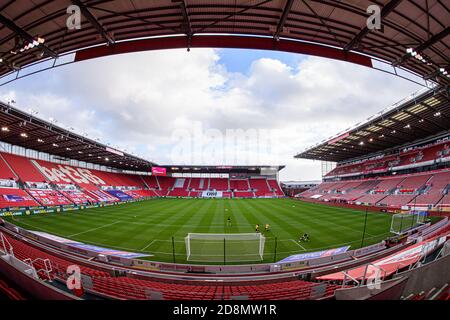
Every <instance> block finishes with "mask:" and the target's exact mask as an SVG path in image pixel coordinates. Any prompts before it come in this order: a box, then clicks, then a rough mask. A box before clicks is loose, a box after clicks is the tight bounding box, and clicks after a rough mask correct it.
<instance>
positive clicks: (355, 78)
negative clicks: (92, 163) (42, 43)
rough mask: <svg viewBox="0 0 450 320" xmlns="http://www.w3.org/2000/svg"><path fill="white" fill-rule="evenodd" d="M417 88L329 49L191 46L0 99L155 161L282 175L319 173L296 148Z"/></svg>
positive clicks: (36, 80) (84, 71) (76, 72)
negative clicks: (326, 52)
mask: <svg viewBox="0 0 450 320" xmlns="http://www.w3.org/2000/svg"><path fill="white" fill-rule="evenodd" d="M418 89H420V87H419V86H417V85H414V84H413V83H411V82H408V81H406V80H402V79H400V78H397V77H394V76H391V75H388V74H385V73H382V72H379V71H374V70H371V69H368V68H365V67H360V66H357V65H353V64H349V63H345V62H338V61H334V60H329V59H324V58H318V57H310V56H303V55H294V54H287V53H277V52H269V51H249V50H230V49H227V50H219V49H192V50H191V51H190V52H187V51H186V50H166V51H157V52H145V53H133V54H127V55H119V56H114V57H107V58H101V59H95V60H90V61H86V62H80V63H77V64H73V65H69V66H65V67H60V68H57V69H55V70H52V71H47V72H43V73H40V74H37V75H34V76H31V77H28V78H25V79H22V80H19V81H16V82H13V83H11V84H8V85H6V86H2V87H0V99H2V100H8V99H14V100H15V101H16V103H17V104H16V106H17V107H18V108H21V109H23V110H26V111H29V109H32V110H35V111H38V112H39V114H38V116H39V117H42V118H45V119H47V120H48V119H49V118H54V119H56V120H57V121H58V123H57V124H58V125H61V126H63V127H66V128H67V127H73V128H74V130H75V131H76V132H78V133H83V134H87V135H88V136H89V137H91V138H100V139H101V141H102V142H103V143H110V144H111V145H112V146H115V147H117V148H120V149H122V150H125V149H126V151H128V152H134V153H135V154H137V155H140V156H142V157H145V158H147V159H149V160H153V161H155V162H157V163H159V164H208V165H215V164H229V165H239V164H240V165H253V164H254V165H263V164H274V165H275V164H284V165H286V168H285V169H284V170H283V171H282V172H281V176H280V177H281V180H284V181H286V180H312V179H320V177H321V170H320V162H318V161H309V160H296V159H293V156H294V155H295V154H296V153H298V152H299V151H302V150H304V149H305V148H306V147H308V146H311V145H313V144H315V143H317V142H319V141H321V140H322V139H324V138H328V137H330V136H332V135H334V134H336V133H338V132H339V131H342V130H344V129H346V128H348V127H349V126H351V125H353V124H356V123H357V122H359V121H361V120H364V119H366V118H367V117H369V116H371V115H373V114H374V113H376V112H379V111H380V110H382V109H383V108H385V107H387V106H389V105H391V104H392V103H395V102H397V101H398V100H400V99H402V98H403V97H405V96H407V95H408V94H410V93H412V92H414V91H416V90H418Z"/></svg>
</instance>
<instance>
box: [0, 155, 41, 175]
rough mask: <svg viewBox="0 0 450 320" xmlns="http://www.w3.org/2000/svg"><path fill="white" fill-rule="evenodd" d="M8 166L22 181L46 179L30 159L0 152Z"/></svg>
mask: <svg viewBox="0 0 450 320" xmlns="http://www.w3.org/2000/svg"><path fill="white" fill-rule="evenodd" d="M1 155H2V157H3V159H5V160H6V161H7V163H8V165H9V167H10V168H11V169H12V170H13V171H14V172H15V173H16V175H17V176H19V179H20V180H21V181H23V182H47V179H46V178H45V177H44V176H43V175H42V174H41V173H40V172H39V170H38V169H37V168H36V167H35V166H34V165H33V164H32V163H31V161H30V159H28V158H24V157H21V156H17V155H14V154H11V153H3V152H2V153H1Z"/></svg>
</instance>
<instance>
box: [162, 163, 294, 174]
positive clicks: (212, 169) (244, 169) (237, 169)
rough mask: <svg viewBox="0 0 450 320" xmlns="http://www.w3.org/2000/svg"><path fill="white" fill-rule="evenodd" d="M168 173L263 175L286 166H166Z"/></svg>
mask: <svg viewBox="0 0 450 320" xmlns="http://www.w3.org/2000/svg"><path fill="white" fill-rule="evenodd" d="M163 167H164V168H166V169H167V172H171V173H229V172H233V173H250V174H251V173H261V172H264V171H266V172H268V173H273V172H278V171H280V170H282V169H284V167H285V166H284V165H276V166H271V165H249V166H234V165H230V166H227V165H220V166H214V165H211V166H208V165H198V166H196V165H188V166H187V165H165V166H163Z"/></svg>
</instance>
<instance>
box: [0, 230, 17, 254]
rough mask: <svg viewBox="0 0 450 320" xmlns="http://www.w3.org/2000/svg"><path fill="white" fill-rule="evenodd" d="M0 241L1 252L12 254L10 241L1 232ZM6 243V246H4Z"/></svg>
mask: <svg viewBox="0 0 450 320" xmlns="http://www.w3.org/2000/svg"><path fill="white" fill-rule="evenodd" d="M0 241H1V243H2V248H3V252H4V253H5V254H9V255H11V256H14V249H13V246H12V245H11V243H9V241H8V239H7V238H6V237H5V236H4V235H3V233H2V232H0ZM6 245H8V248H7V247H6Z"/></svg>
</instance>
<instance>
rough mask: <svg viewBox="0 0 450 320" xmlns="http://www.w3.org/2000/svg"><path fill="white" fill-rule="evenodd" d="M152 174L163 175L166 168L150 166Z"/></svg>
mask: <svg viewBox="0 0 450 320" xmlns="http://www.w3.org/2000/svg"><path fill="white" fill-rule="evenodd" d="M152 175H154V176H165V175H167V170H166V168H163V167H152Z"/></svg>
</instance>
